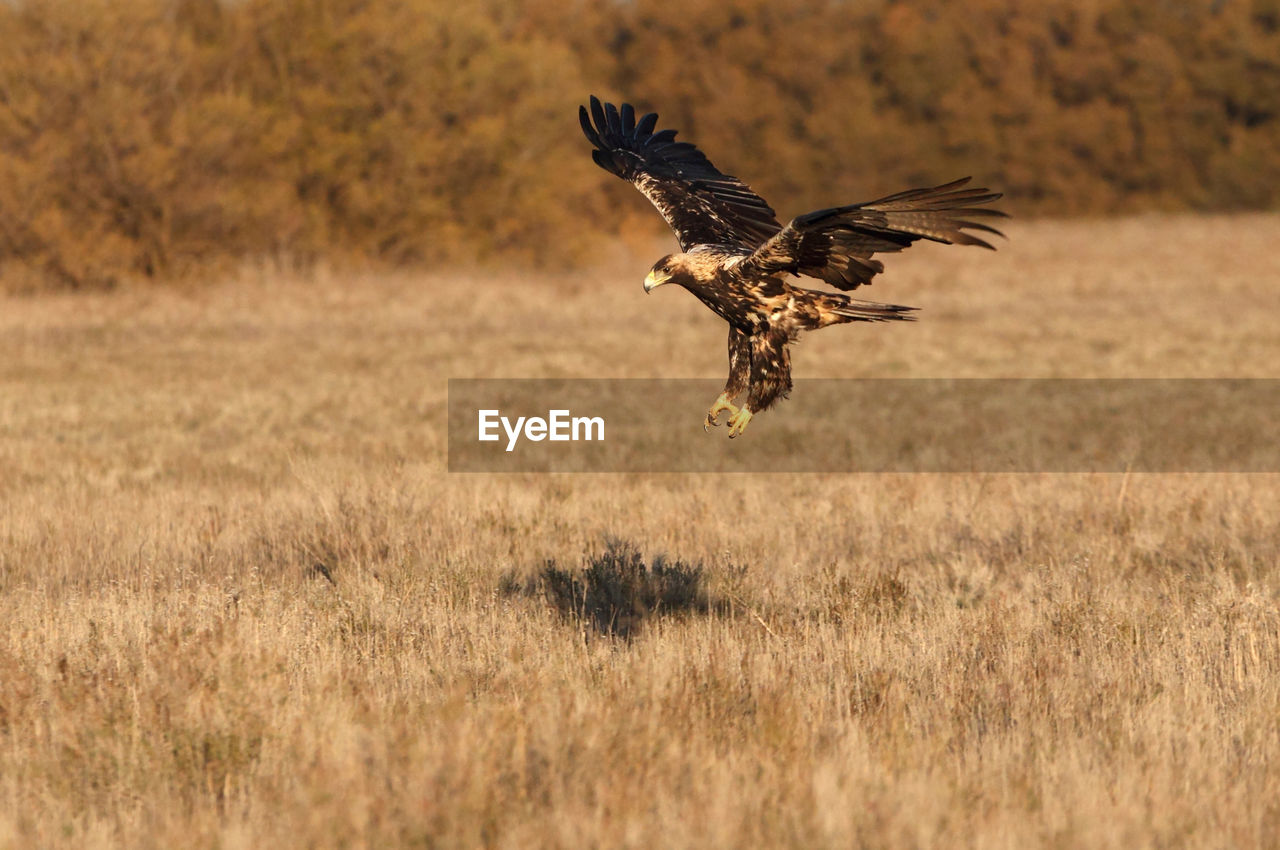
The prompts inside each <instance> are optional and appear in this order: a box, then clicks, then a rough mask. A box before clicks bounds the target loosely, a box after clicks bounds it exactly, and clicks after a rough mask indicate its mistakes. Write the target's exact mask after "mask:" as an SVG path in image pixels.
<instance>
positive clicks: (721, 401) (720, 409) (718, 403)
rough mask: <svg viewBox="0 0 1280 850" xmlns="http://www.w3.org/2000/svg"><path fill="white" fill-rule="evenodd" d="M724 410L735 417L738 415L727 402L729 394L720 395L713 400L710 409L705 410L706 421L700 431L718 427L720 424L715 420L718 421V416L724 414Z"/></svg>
mask: <svg viewBox="0 0 1280 850" xmlns="http://www.w3.org/2000/svg"><path fill="white" fill-rule="evenodd" d="M726 410H727V411H729V413H730V415H733V416H736V415H737V414H738V408H737V407H735V406H734V404H733V402H732V401H730V400H729V393H727V392H723V393H720V397H719V398H717V399H716V400H715V402H714V403H713V404H712V405H711V408H710V409H709V410H707V421H706V422H705V423H703V425H702V430H703V431H706V430H709V429H710V428H711V427H712V426H719V425H720V423H719V422H717V421H716V420H717V419H719V418H720V414H721V413H724V412H725V411H726Z"/></svg>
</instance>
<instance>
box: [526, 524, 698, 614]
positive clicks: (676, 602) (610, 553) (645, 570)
mask: <svg viewBox="0 0 1280 850" xmlns="http://www.w3.org/2000/svg"><path fill="white" fill-rule="evenodd" d="M504 590H505V591H506V592H507V593H523V594H525V595H529V596H534V597H541V598H542V599H544V600H545V601H546V602H547V603H548V604H549V605H550V606H551V607H552V608H554V609H555V610H556V611H557V612H559V613H560V614H561V615H562V616H564V617H566V618H568V619H571V620H573V621H575V622H579V623H582V624H584V625H586V626H588V627H589V628H591V629H593V630H595V631H596V632H598V633H600V634H603V635H611V636H614V637H622V638H630V637H632V636H633V635H635V634H636V633H637V632H638V631H639V630H640V629H641V628H643V627H644V625H645V623H646V622H648V621H649V620H650V619H652V618H653V617H657V616H662V615H668V614H681V613H688V612H697V613H705V612H707V611H709V610H711V607H712V605H711V601H710V598H709V596H708V594H707V591H706V587H705V585H704V579H703V567H702V566H701V565H700V564H688V563H685V562H684V561H679V560H676V561H672V560H669V559H668V558H666V557H665V556H663V555H658V556H656V557H654V558H653V559H652V560H651V561H648V562H646V561H645V559H644V557H643V556H642V555H641V554H640V551H639V549H637V548H636V547H635V546H634V545H633V544H631V543H627V542H624V541H618V540H609V541H607V542H606V543H605V546H604V549H603V551H600V552H596V553H592V554H590V555H588V556H587V558H586V561H585V563H584V565H583V566H582V567H581V568H578V569H566V568H564V567H561V566H560V565H559V564H557V563H556V562H555V561H548V562H547V563H546V564H544V565H543V567H542V569H541V570H540V571H539V572H538V574H537V575H536V576H535V577H534V578H533V579H531V580H530V581H528V582H526V583H523V584H521V583H520V582H518V581H516V580H514V579H512V578H508V579H507V580H506V582H505V583H504Z"/></svg>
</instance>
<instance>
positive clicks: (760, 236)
mask: <svg viewBox="0 0 1280 850" xmlns="http://www.w3.org/2000/svg"><path fill="white" fill-rule="evenodd" d="M578 119H579V121H580V123H581V124H582V132H583V133H585V134H586V136H587V139H588V141H590V142H591V144H592V145H594V146H595V150H593V151H591V158H592V159H593V160H595V162H596V164H597V165H599V166H600V167H601V168H603V169H604V170H605V171H608V172H610V173H612V174H616V175H617V176H619V177H621V178H623V179H624V180H629V181H631V183H633V184H634V185H635V187H636V188H637V189H639V190H640V191H641V192H642V193H644V195H645V197H647V198H648V199H649V200H650V201H651V202H652V203H653V205H654V206H655V207H657V208H658V212H660V213H661V214H662V217H663V218H664V219H666V221H667V224H669V225H670V226H671V229H672V230H674V231H675V234H676V239H677V240H678V242H679V243H680V253H676V254H669V255H668V256H665V257H663V258H662V259H661V260H658V262H656V263H654V265H653V268H652V269H651V270H650V271H649V274H648V276H647V277H646V278H645V281H644V289H645V292H652V291H653V290H654V289H656V288H657V287H659V286H662V285H663V284H666V283H675V284H678V285H680V286H683V287H684V288H685V289H687V290H689V291H690V292H692V293H693V294H694V295H695V296H696V297H697V298H698V300H700V301H701V302H702V303H703V304H705V305H707V306H708V307H710V308H711V309H712V310H713V311H715V313H716V314H717V315H719V316H720V317H721V318H722V319H724V320H725V321H727V322H728V323H729V379H728V381H727V382H726V383H725V386H724V392H722V393H721V394H720V396H719V397H718V398H717V399H716V400H715V402H714V403H713V404H712V405H711V408H710V409H709V410H708V411H707V418H706V422H705V424H704V426H703V427H704V428H709V427H710V426H712V425H719V422H718V419H719V417H720V414H722V413H728V414H729V415H730V416H729V420H728V423H729V436H730V437H737V436H739V435H740V434H742V432H743V431H744V430H745V429H746V427H747V424H748V423H749V422H750V421H751V417H752V416H754V415H755V414H757V413H760V412H761V411H763V410H767V409H768V408H769V407H770V406H771V405H772V404H773V403H774V402H775V401H777V400H778V399H779V398H785V397H786V396H787V395H788V394H789V393H790V391H791V357H790V354H789V352H788V350H787V346H788V344H790V343H791V342H794V341H795V340H796V338H797V337H798V336H799V334H800V333H801V332H802V331H813V330H817V329H819V328H825V327H827V326H828V325H839V324H843V323H845V322H884V321H892V320H912V319H913V318H914V317H913V316H912V315H911V312H912V311H913V310H915V309H916V308H914V307H902V306H899V305H896V304H877V303H875V302H873V301H860V300H857V299H854V298H850V297H849V296H847V295H841V294H839V293H835V292H823V291H818V290H812V289H803V288H801V287H798V286H796V285H794V284H793V283H791V282H790V281H789V280H788V278H789V277H790V276H798V275H805V276H808V277H813V278H817V279H819V280H821V281H823V282H825V283H827V284H830V285H831V286H833V287H835V288H836V289H839V290H841V291H845V292H847V291H849V290H853V289H857V288H858V287H859V286H861V285H862V284H864V283H865V284H869V283H871V279H872V278H873V277H875V276H876V275H877V274H879V273H880V272H881V271H883V270H884V266H883V264H881V262H880V261H879V260H876V259H873V255H874V254H884V253H890V252H894V251H901V250H902V249H903V248H906V247H907V246H908V245H910V244H911V243H913V242H915V241H917V240H919V239H928V240H931V241H933V242H942V243H945V244H957V245H979V246H981V247H983V248H991V247H992V246H991V245H990V244H989V243H988V242H986V241H985V240H983V239H982V238H980V237H978V236H975V235H974V234H973V233H969V232H967V231H978V232H982V233H989V234H995V235H997V236H1002V235H1003V234H1001V233H1000V231H998V230H996V229H995V228H993V227H991V226H989V225H987V224H983V223H982V222H980V221H975V220H974V219H979V218H997V217H1004V216H1005V214H1004V213H1002V212H1000V211H998V210H994V209H989V208H980V206H979V205H982V204H988V203H990V202H992V201H994V200H996V199H997V198H999V197H1001V195H1000V193H998V192H989V191H987V190H986V189H978V188H965V186H966V184H967V183H968V182H969V178H968V177H965V178H963V179H960V180H955V181H953V182H951V183H946V184H943V185H941V186H934V187H932V188H927V189H911V190H908V191H906V192H898V193H897V194H893V195H888V196H886V197H883V198H879V199H877V200H874V201H867V202H866V203H861V204H847V205H845V206H838V207H830V208H828V209H822V210H817V211H815V212H810V213H805V214H804V215H801V216H797V217H796V218H793V219H792V220H791V221H790V222H789V223H788V224H787V225H786V227H783V226H782V225H781V224H779V223H778V220H777V218H776V217H775V215H774V212H773V209H772V208H771V207H770V206H769V205H768V204H767V203H765V201H764V199H762V198H761V197H760V196H759V195H757V194H756V193H755V192H753V191H751V189H750V187H748V186H747V185H746V184H745V183H743V182H742V181H741V180H739V179H738V178H737V177H732V176H730V175H728V174H723V173H721V172H720V171H719V170H717V169H716V167H715V166H714V165H712V164H711V162H710V160H708V159H707V157H706V155H705V154H703V153H702V151H700V150H698V149H697V148H696V147H695V146H693V145H692V144H689V143H688V142H677V141H675V137H676V131H675V130H658V131H657V132H655V131H654V128H655V127H657V123H658V116H657V114H656V113H649V114H648V115H645V116H643V117H642V118H639V119H637V118H636V111H635V108H634V107H632V106H631V104H629V103H624V104H622V106H621V107H617V106H614V105H613V104H612V103H604V104H602V103H601V102H600V100H599V99H598V98H596V97H595V96H592V97H591V105H590V110H588V108H587V107H585V106H581V107H579V108H578ZM743 393H746V399H745V401H744V402H743V403H742V406H741V407H738V406H736V405H735V404H734V400H735V399H737V398H738V397H739V396H741V395H742V394H743Z"/></svg>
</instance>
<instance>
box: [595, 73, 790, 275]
mask: <svg viewBox="0 0 1280 850" xmlns="http://www.w3.org/2000/svg"><path fill="white" fill-rule="evenodd" d="M578 120H579V122H580V123H581V124H582V132H583V133H585V134H586V137H587V140H588V141H589V142H591V144H593V145H594V146H595V147H596V150H593V151H592V152H591V158H592V159H593V160H595V163H596V165H599V166H600V167H601V168H603V169H604V170H605V171H608V172H611V173H613V174H616V175H618V176H619V177H621V178H623V179H624V180H630V181H631V182H632V183H634V184H635V186H636V188H637V189H639V190H640V191H641V192H643V193H644V195H645V197H647V198H648V199H649V200H650V201H652V202H653V205H654V206H655V207H657V208H658V212H660V213H662V217H663V218H664V219H666V220H667V224H669V225H671V229H672V230H674V231H675V233H676V238H677V239H679V240H680V247H681V249H682V250H685V251H688V250H689V249H690V248H692V247H693V246H694V245H729V246H735V247H742V248H747V249H751V248H755V247H756V246H758V245H759V244H760V243H761V242H764V241H765V240H766V239H768V238H769V237H771V236H773V235H774V234H775V233H777V232H778V231H779V230H781V229H782V226H781V225H780V224H778V219H777V218H776V217H775V215H774V212H773V210H772V209H771V208H770V207H769V205H768V204H766V203H765V202H764V200H763V199H762V198H761V197H760V196H759V195H757V194H756V193H755V192H752V191H751V189H750V187H748V186H747V184H745V183H743V182H742V181H741V180H739V179H738V178H737V177H731V176H730V175H728V174H721V173H720V172H719V171H718V170H716V167H715V166H714V165H712V164H711V161H710V160H708V159H707V157H706V156H705V155H704V154H703V153H702V151H700V150H698V149H697V148H696V147H694V146H693V145H691V144H689V143H688V142H677V141H675V137H676V131H675V130H660V131H658V132H656V133H655V132H654V131H653V128H654V127H656V126H657V123H658V116H657V114H656V113H653V112H650V113H649V114H648V115H645V116H644V117H643V118H641V119H640V120H638V121H637V120H636V112H635V109H634V108H633V107H632V106H631V104H629V103H624V104H622V106H621V107H620V108H619V107H616V106H614V105H613V104H612V103H605V104H601V103H600V100H599V99H598V98H596V97H594V96H593V97H592V98H591V110H590V112H589V113H588V111H587V107H585V106H581V107H578Z"/></svg>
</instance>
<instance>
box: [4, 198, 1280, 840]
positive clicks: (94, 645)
mask: <svg viewBox="0 0 1280 850" xmlns="http://www.w3.org/2000/svg"><path fill="white" fill-rule="evenodd" d="M1278 227H1280V221H1278V220H1277V219H1276V218H1275V217H1267V216H1254V217H1232V218H1206V219H1200V218H1193V217H1187V218H1172V219H1131V220H1123V221H1113V222H1106V223H1099V224H1088V223H1069V224H1058V223H1050V222H1045V223H1039V224H1033V225H1025V224H1023V225H1018V224H1016V223H1015V225H1014V226H1013V227H1011V228H1010V232H1011V236H1012V239H1011V241H1010V242H1009V244H1008V245H1007V246H1005V247H1004V248H1003V249H1002V251H1001V252H1000V253H998V254H995V255H991V254H988V253H985V252H978V251H964V250H957V249H939V248H936V247H932V246H928V247H922V248H917V249H915V250H913V251H912V252H910V253H909V254H907V255H904V256H902V257H901V258H899V259H897V260H895V262H894V263H893V269H892V270H891V274H890V275H889V276H888V277H886V279H885V280H884V281H883V282H882V283H877V284H876V286H875V287H874V289H873V291H872V292H871V293H870V294H871V295H872V296H873V297H880V298H886V299H887V298H890V297H892V299H894V300H900V301H905V302H906V303H912V304H919V305H922V306H923V307H924V308H925V312H924V314H923V317H922V318H923V321H921V322H920V323H918V324H915V325H910V326H904V327H872V328H862V327H853V328H841V329H835V330H833V331H827V332H824V333H823V334H819V335H816V336H814V337H813V338H812V339H810V340H809V341H807V342H806V343H805V344H804V345H802V346H801V347H800V349H799V350H798V352H797V354H796V368H797V370H798V372H799V374H801V375H805V376H864V375H893V376H907V375H920V376H926V375H927V376H966V375H981V376H1013V375H1077V376H1079V375H1106V376H1135V375H1150V376H1155V375H1161V376H1252V377H1274V376H1275V364H1276V363H1278V362H1280V334H1277V332H1276V327H1277V321H1276V319H1277V316H1278V315H1280V291H1278V290H1277V288H1276V285H1275V282H1276V280H1277V279H1280V265H1278V263H1277V254H1276V252H1275V250H1274V248H1275V246H1274V236H1275V234H1276V232H1277V229H1278ZM651 259H652V256H650V254H649V253H648V252H646V253H645V254H643V255H642V256H640V257H637V258H636V259H635V260H633V261H631V262H628V263H622V262H614V261H607V262H605V263H604V265H603V267H602V268H601V269H599V270H597V271H595V272H593V273H581V274H577V275H574V276H571V277H563V278H556V279H551V278H537V277H522V276H521V275H520V273H518V272H511V273H509V274H506V275H494V276H486V275H477V274H468V275H449V274H439V275H433V276H420V275H410V274H401V275H368V276H352V277H348V276H341V275H326V274H324V273H322V272H318V273H316V274H314V275H310V276H306V277H295V276H291V275H288V274H278V273H275V272H271V271H269V270H263V271H260V272H246V273H245V274H244V275H243V278H242V279H240V280H232V281H227V282H224V283H222V284H220V285H210V286H205V287H200V288H198V289H192V290H186V291H183V290H175V289H168V290H154V289H135V290H130V291H126V292H123V293H117V294H115V295H111V296H101V295H82V296H78V297H74V298H73V297H66V296H56V295H43V296H39V297H33V298H29V299H9V300H6V301H4V302H2V303H0V386H2V387H3V389H2V390H0V433H3V436H4V438H3V440H2V441H0V847H4V848H25V847H36V846H39V847H78V848H79V847H134V848H145V847H175V846H183V847H227V848H235V847H244V848H249V847H266V846H307V847H338V846H343V847H385V846H398V845H412V846H424V847H475V846H493V847H528V846H539V845H540V846H564V847H579V846H634V847H658V846H668V847H751V846H765V845H769V846H787V847H820V846H830V847H852V846H863V847H912V846H981V847H1008V848H1015V847H1019V848H1020V847H1028V846H1089V847H1115V848H1141V847H1169V846H1205V847H1246V848H1247V847H1268V846H1270V847H1274V846H1276V843H1277V836H1278V835H1280V726H1278V725H1277V717H1278V716H1280V612H1278V611H1277V595H1278V594H1280V574H1278V573H1277V561H1278V560H1280V524H1278V523H1280V520H1278V519H1277V517H1278V516H1280V510H1278V509H1280V479H1278V478H1277V477H1276V476H1270V475H1257V476H1215V475H1200V476H1183V475H1146V476H1138V475H1134V476H1127V477H1126V476H1119V475H1116V476H1102V475H1093V476H1090V475H1075V476H1040V475H1021V476H1019V475H1010V476H998V475H969V476H925V475H915V476H910V475H904V476H852V475H830V476H818V475H813V476H762V477H752V476H721V477H713V476H684V475H667V476H652V477H642V476H608V475H599V476H591V475H580V476H532V475H527V476H505V477H504V476H479V475H475V476H450V475H448V474H447V473H445V472H444V470H443V457H444V444H445V436H444V434H443V433H442V425H443V421H444V413H443V402H444V393H445V379H446V378H447V377H448V376H451V375H452V376H587V377H601V376H657V375H676V376H687V377H710V376H719V375H721V374H723V369H724V365H723V357H724V355H723V326H722V324H721V323H720V322H719V321H718V320H717V319H715V318H714V317H712V316H711V315H710V314H709V313H708V312H707V311H705V309H703V308H702V307H700V306H699V305H698V304H697V303H696V302H694V300H693V299H692V298H690V297H688V296H687V295H686V294H684V293H681V292H679V291H668V290H663V291H659V292H656V293H654V294H653V295H652V296H647V297H646V296H644V295H643V293H642V292H641V288H640V278H641V275H642V272H643V270H644V269H645V268H647V266H648V263H649V261H650V260H651ZM701 415H702V411H701V410H690V411H689V412H688V417H687V420H685V421H679V422H673V423H672V427H673V428H696V427H698V422H699V420H700V418H701ZM768 415H769V416H786V415H788V410H787V407H786V405H783V406H782V407H780V408H779V409H778V410H777V411H775V412H771V413H769V414H768ZM1153 415H1156V416H1158V415H1159V412H1158V411H1153ZM1204 415H1206V416H1212V415H1214V412H1213V411H1211V410H1206V411H1205V412H1204ZM722 438H723V437H722V435H716V436H709V437H708V439H722ZM751 448H752V444H751V439H750V434H748V435H747V437H746V438H745V439H744V440H743V441H741V450H742V451H747V452H749V451H751ZM608 535H615V536H617V537H619V538H622V539H624V540H630V541H633V542H634V543H635V545H637V546H638V547H639V549H640V551H641V552H642V553H643V554H644V557H645V558H646V559H652V558H654V557H656V556H658V555H660V554H664V553H665V554H666V555H668V556H670V557H671V558H673V559H680V560H683V561H684V562H685V563H686V564H687V565H689V574H690V575H692V574H694V573H696V571H697V568H698V567H701V572H700V573H697V582H698V583H699V587H698V588H697V591H698V593H699V594H704V596H703V597H700V599H702V600H703V601H700V602H699V603H698V604H692V605H686V606H683V609H677V610H673V611H671V612H667V611H665V610H659V611H658V612H657V613H653V614H650V615H648V616H647V617H644V618H643V623H642V624H641V625H642V626H643V627H642V628H639V627H637V628H634V629H632V630H630V631H629V633H628V634H629V636H628V637H625V638H624V637H611V636H609V635H608V634H607V633H605V632H607V630H601V629H598V628H593V627H592V626H591V622H590V621H589V620H588V621H585V622H579V621H575V620H573V619H565V618H563V617H561V616H559V615H558V614H557V613H556V611H555V610H554V609H553V608H552V607H551V606H548V605H546V604H544V602H542V601H541V600H542V599H543V598H546V597H539V596H537V595H536V594H522V593H516V592H512V588H513V587H517V588H518V587H520V586H532V585H533V584H536V580H537V578H538V575H539V571H540V570H542V569H543V565H544V563H545V562H546V561H547V560H548V559H554V560H555V561H556V563H558V564H559V565H560V566H561V567H562V568H563V567H568V566H576V565H578V564H580V563H582V562H583V559H584V557H585V553H587V552H590V551H598V550H599V547H600V546H601V545H602V541H603V540H604V539H605V538H606V537H607V536H608ZM565 581H567V582H568V583H569V585H571V584H572V578H569V579H566V580H565ZM673 607H674V606H673Z"/></svg>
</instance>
